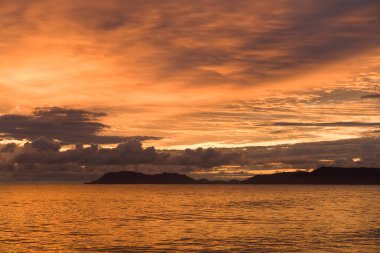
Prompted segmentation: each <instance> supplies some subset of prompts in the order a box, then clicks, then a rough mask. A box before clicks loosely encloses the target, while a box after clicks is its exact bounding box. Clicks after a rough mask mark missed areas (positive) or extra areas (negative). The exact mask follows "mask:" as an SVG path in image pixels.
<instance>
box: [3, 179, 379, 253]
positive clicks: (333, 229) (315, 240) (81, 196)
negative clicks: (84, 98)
mask: <svg viewBox="0 0 380 253" xmlns="http://www.w3.org/2000/svg"><path fill="white" fill-rule="evenodd" d="M0 252H9V253H11V252H68V253H69V252H308V253H310V252H334V253H335V252H336V253H337V252H367V253H368V252H374V253H375V252H380V186H342V185H340V186H332V185H81V184H6V185H0Z"/></svg>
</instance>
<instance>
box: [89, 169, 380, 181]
mask: <svg viewBox="0 0 380 253" xmlns="http://www.w3.org/2000/svg"><path fill="white" fill-rule="evenodd" d="M86 184H339V185H345V184H346V185H380V168H341V167H320V168H318V169H315V170H313V171H311V172H306V171H296V172H281V173H273V174H264V175H255V176H253V177H250V178H248V179H244V180H229V181H222V180H208V179H193V178H191V177H189V176H186V175H182V174H178V173H167V172H164V173H161V174H154V175H149V174H144V173H140V172H134V171H119V172H109V173H106V174H104V175H103V176H101V177H100V178H99V179H97V180H94V181H91V182H88V183H86Z"/></svg>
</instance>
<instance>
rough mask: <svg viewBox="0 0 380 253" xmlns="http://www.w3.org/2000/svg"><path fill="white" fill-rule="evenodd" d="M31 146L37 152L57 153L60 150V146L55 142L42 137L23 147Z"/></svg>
mask: <svg viewBox="0 0 380 253" xmlns="http://www.w3.org/2000/svg"><path fill="white" fill-rule="evenodd" d="M29 145H30V146H31V147H32V148H34V149H37V150H38V151H53V152H57V151H59V149H60V148H61V145H60V144H59V143H58V142H56V141H50V140H48V139H46V138H44V137H40V138H38V139H37V140H34V141H32V142H31V143H26V144H25V146H26V147H28V146H29Z"/></svg>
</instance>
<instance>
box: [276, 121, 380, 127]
mask: <svg viewBox="0 0 380 253" xmlns="http://www.w3.org/2000/svg"><path fill="white" fill-rule="evenodd" d="M273 125H274V126H295V127H298V126H299V127H379V126H380V122H321V123H318V122H315V123H314V122H310V123H305V122H275V123H273Z"/></svg>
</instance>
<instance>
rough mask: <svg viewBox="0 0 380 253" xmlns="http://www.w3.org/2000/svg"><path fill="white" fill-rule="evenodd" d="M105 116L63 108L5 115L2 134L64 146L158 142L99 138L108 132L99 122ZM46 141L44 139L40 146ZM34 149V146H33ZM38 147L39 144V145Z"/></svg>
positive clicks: (0, 130)
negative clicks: (46, 139)
mask: <svg viewBox="0 0 380 253" xmlns="http://www.w3.org/2000/svg"><path fill="white" fill-rule="evenodd" d="M105 115H106V114H105V113H101V112H91V111H86V110H80V109H71V108H63V107H42V108H36V109H35V110H34V111H33V113H32V114H31V115H19V114H4V115H1V116H0V134H1V136H2V137H3V138H12V139H17V140H23V139H27V140H34V139H37V138H39V137H41V136H44V137H46V138H48V139H54V140H58V141H60V142H62V143H63V144H73V143H77V142H81V143H99V144H101V143H119V142H121V141H123V140H126V139H128V138H134V139H139V140H149V139H159V138H158V137H150V136H132V137H126V136H109V135H100V134H101V132H102V131H104V130H105V129H107V128H109V126H108V125H105V124H103V123H101V122H99V118H100V117H102V116H105ZM42 141H43V140H42V139H41V140H40V142H42ZM45 142H46V141H45ZM32 145H33V144H32ZM36 145H37V144H36Z"/></svg>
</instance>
